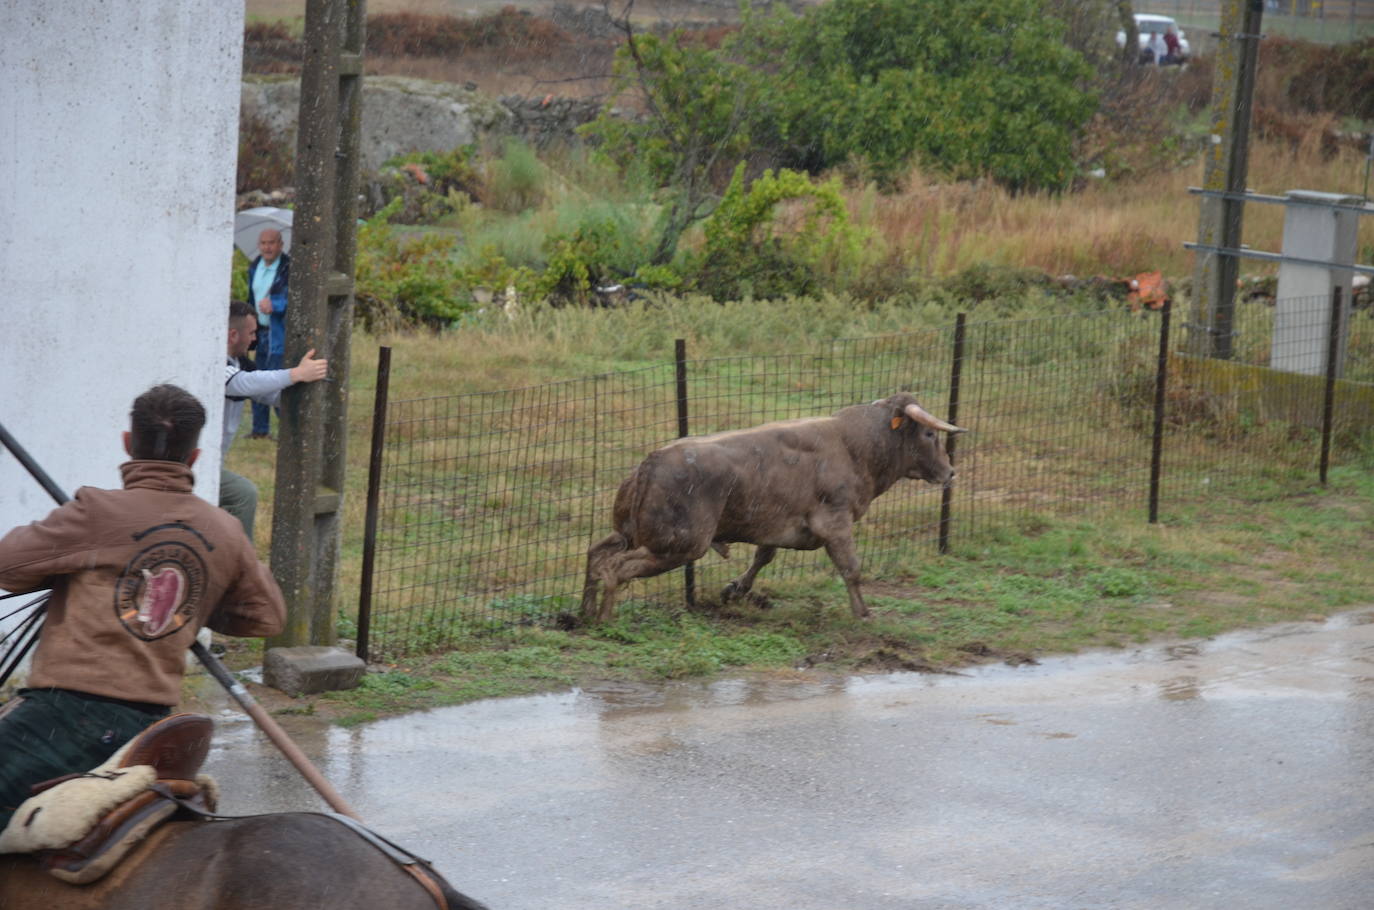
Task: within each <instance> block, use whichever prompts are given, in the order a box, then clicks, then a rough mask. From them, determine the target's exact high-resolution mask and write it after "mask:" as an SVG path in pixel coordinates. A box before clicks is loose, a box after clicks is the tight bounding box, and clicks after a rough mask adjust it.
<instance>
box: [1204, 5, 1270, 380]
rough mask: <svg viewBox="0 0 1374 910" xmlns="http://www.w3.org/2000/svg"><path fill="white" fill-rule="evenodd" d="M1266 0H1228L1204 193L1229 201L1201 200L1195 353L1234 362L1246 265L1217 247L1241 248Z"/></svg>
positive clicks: (1214, 82) (1215, 79) (1223, 13)
mask: <svg viewBox="0 0 1374 910" xmlns="http://www.w3.org/2000/svg"><path fill="white" fill-rule="evenodd" d="M1263 14H1264V0H1221V33H1220V35H1219V41H1218V46H1217V56H1216V68H1215V75H1214V76H1213V77H1212V129H1211V133H1210V135H1209V136H1208V146H1207V150H1206V153H1205V155H1206V159H1205V163H1204V166H1203V176H1202V188H1203V190H1204V191H1205V192H1211V193H1225V194H1226V195H1225V196H1224V197H1223V196H1216V195H1210V196H1208V195H1204V196H1202V197H1200V199H1201V201H1200V204H1199V210H1200V214H1199V217H1198V232H1197V233H1198V240H1197V242H1198V245H1199V246H1200V247H1203V249H1200V250H1198V252H1197V260H1196V265H1195V267H1194V270H1193V313H1192V321H1191V322H1190V323H1189V325H1188V342H1187V346H1188V352H1189V353H1191V354H1194V355H1197V356H1199V357H1218V358H1223V359H1230V357H1231V353H1232V337H1233V331H1234V330H1233V326H1234V324H1235V318H1234V317H1235V312H1234V310H1235V300H1236V277H1237V275H1238V274H1239V272H1240V263H1239V260H1238V259H1237V258H1236V257H1235V256H1232V255H1227V254H1225V253H1217V252H1211V251H1210V250H1216V249H1225V250H1235V249H1239V248H1240V236H1241V232H1240V229H1241V220H1242V217H1243V215H1244V210H1245V203H1244V201H1243V199H1242V198H1241V197H1242V196H1243V195H1244V193H1245V178H1246V174H1247V173H1248V170H1249V153H1250V111H1251V107H1252V102H1253V96H1254V92H1255V63H1256V60H1257V59H1258V57H1259V42H1260V19H1261V17H1262V16H1263Z"/></svg>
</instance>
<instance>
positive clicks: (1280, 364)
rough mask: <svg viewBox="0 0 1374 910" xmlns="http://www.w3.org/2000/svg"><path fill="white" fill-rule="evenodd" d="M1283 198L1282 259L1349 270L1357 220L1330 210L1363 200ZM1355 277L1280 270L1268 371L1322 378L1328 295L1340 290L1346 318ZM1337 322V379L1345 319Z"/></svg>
mask: <svg viewBox="0 0 1374 910" xmlns="http://www.w3.org/2000/svg"><path fill="white" fill-rule="evenodd" d="M1287 196H1288V198H1289V199H1291V200H1294V202H1292V203H1290V204H1289V205H1288V207H1287V212H1286V214H1285V215H1284V219H1283V254H1284V255H1285V256H1296V257H1300V258H1303V259H1317V260H1322V261H1324V262H1331V263H1338V264H1341V265H1351V264H1353V263H1354V261H1355V248H1356V242H1357V239H1358V233H1359V217H1360V216H1359V214H1358V213H1356V212H1353V211H1349V210H1344V209H1337V208H1334V207H1333V206H1337V205H1350V206H1358V205H1361V204H1362V202H1363V200H1361V199H1359V198H1358V197H1353V196H1344V195H1341V194H1339V193H1319V192H1315V191H1312V190H1289V191H1288V194H1287ZM1304 202H1306V203H1307V204H1303V203H1304ZM1353 274H1354V273H1353V272H1351V271H1350V270H1349V269H1342V268H1339V267H1331V268H1328V267H1323V266H1315V265H1301V264H1298V263H1293V262H1285V263H1283V264H1281V265H1280V266H1279V287H1278V297H1277V303H1276V305H1275V313H1274V337H1273V344H1272V349H1271V353H1270V361H1269V364H1270V366H1272V367H1273V368H1274V369H1276V370H1284V371H1286V372H1289V373H1306V374H1309V375H1314V376H1316V375H1322V374H1324V373H1325V372H1326V352H1327V345H1328V337H1329V333H1330V330H1331V295H1332V294H1333V293H1335V291H1336V289H1337V288H1339V289H1340V292H1341V300H1342V308H1343V310H1344V312H1347V313H1348V312H1349V306H1350V279H1351V277H1352V275H1353ZM1341 322H1342V325H1341V339H1340V343H1339V345H1338V347H1337V349H1336V350H1337V360H1336V375H1337V376H1339V375H1341V372H1342V369H1343V367H1344V361H1345V347H1346V337H1345V336H1346V328H1345V315H1344V313H1343V314H1342V318H1341Z"/></svg>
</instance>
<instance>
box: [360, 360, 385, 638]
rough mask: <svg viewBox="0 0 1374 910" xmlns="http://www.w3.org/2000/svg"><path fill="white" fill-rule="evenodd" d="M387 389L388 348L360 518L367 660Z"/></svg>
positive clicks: (363, 633)
mask: <svg viewBox="0 0 1374 910" xmlns="http://www.w3.org/2000/svg"><path fill="white" fill-rule="evenodd" d="M390 390H391V348H389V347H386V346H383V347H382V348H381V349H380V350H378V351H377V392H376V397H375V398H374V399H373V405H372V451H371V454H370V456H369V458H368V463H367V515H366V517H365V518H364V519H363V577H362V581H361V583H360V588H361V590H359V592H358V644H357V655H358V656H359V657H361V658H362V659H363V660H367V659H368V658H367V646H368V636H369V633H370V632H371V630H372V571H373V567H374V566H375V565H376V559H377V512H378V502H379V501H380V498H381V486H382V452H383V449H384V448H385V446H386V405H387V397H388V394H389V393H390Z"/></svg>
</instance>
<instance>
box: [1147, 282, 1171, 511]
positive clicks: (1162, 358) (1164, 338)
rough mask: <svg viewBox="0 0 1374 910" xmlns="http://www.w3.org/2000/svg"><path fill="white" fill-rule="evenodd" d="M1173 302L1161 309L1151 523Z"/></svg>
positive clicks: (1161, 442) (1161, 450)
mask: <svg viewBox="0 0 1374 910" xmlns="http://www.w3.org/2000/svg"><path fill="white" fill-rule="evenodd" d="M1172 313H1173V304H1172V303H1171V302H1170V301H1168V300H1166V301H1164V307H1163V309H1161V310H1160V314H1159V315H1160V319H1159V359H1158V361H1157V363H1156V366H1155V425H1154V432H1153V434H1152V438H1151V440H1150V524H1158V523H1159V475H1160V470H1161V468H1162V464H1163V456H1164V391H1165V386H1166V384H1167V382H1168V378H1169V317H1170V315H1171V314H1172Z"/></svg>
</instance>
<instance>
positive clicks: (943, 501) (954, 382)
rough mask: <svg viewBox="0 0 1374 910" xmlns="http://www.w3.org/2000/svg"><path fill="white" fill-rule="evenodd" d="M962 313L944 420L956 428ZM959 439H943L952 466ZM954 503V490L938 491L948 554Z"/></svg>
mask: <svg viewBox="0 0 1374 910" xmlns="http://www.w3.org/2000/svg"><path fill="white" fill-rule="evenodd" d="M965 318H966V316H965V314H964V313H959V314H958V315H956V316H955V317H954V359H953V361H952V362H951V364H950V368H949V411H948V413H946V414H945V420H948V421H949V422H950V423H952V424H955V425H956V426H957V425H958V423H959V377H960V374H961V373H962V371H963V366H964V320H965ZM958 439H959V437H958V436H956V435H954V434H950V435H949V436H947V437H946V438H945V451H946V452H947V453H948V454H949V463H950V465H951V466H952V465H953V464H954V448H955V443H956V442H957V441H958ZM953 502H954V488H953V487H952V486H948V485H947V486H946V487H945V488H944V489H943V490H941V491H940V552H941V553H948V552H949V522H950V511H951V506H952V504H953Z"/></svg>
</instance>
